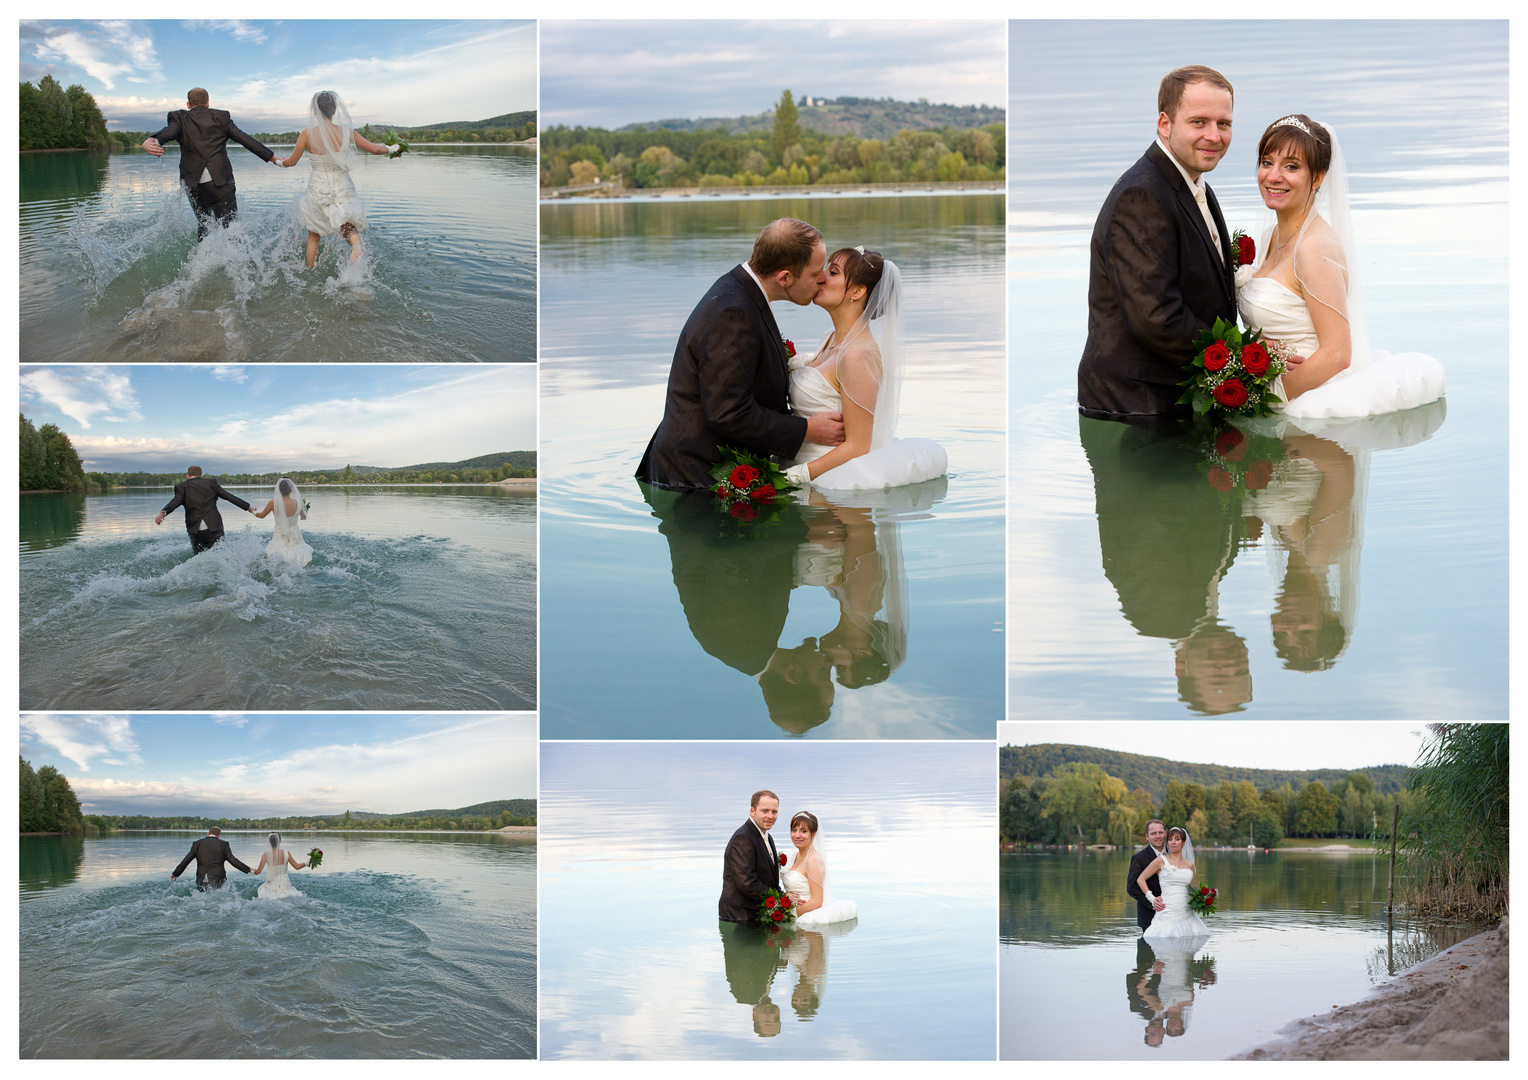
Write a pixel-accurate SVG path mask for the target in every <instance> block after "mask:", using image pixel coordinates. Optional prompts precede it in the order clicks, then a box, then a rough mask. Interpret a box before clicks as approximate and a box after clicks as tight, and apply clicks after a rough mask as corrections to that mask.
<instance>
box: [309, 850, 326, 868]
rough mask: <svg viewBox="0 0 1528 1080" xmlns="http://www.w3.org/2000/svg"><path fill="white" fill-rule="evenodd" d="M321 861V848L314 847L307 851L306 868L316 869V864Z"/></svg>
mask: <svg viewBox="0 0 1528 1080" xmlns="http://www.w3.org/2000/svg"><path fill="white" fill-rule="evenodd" d="M323 861H324V852H323V849H322V848H314V849H313V850H312V851H310V852H308V869H309V870H317V869H318V864H319V863H321V862H323Z"/></svg>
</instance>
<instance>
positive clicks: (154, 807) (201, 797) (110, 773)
mask: <svg viewBox="0 0 1528 1080" xmlns="http://www.w3.org/2000/svg"><path fill="white" fill-rule="evenodd" d="M21 756H22V757H23V758H25V759H26V760H28V761H30V762H31V763H32V767H33V768H34V769H38V768H41V767H42V766H44V765H52V766H53V767H54V768H56V769H58V770H59V771H60V772H61V773H63V774H64V775H65V776H67V777H68V778H69V783H70V786H72V787H73V788H74V792H75V794H76V795H78V796H79V799H80V803H81V805H82V806H83V807H84V809H85V811H86V812H87V813H95V814H108V813H110V814H163V815H171V814H206V815H209V816H215V815H223V814H226V815H229V816H248V817H256V816H260V817H264V816H279V815H285V814H297V813H308V812H313V813H343V812H344V811H346V810H367V811H374V812H376V813H382V814H390V813H391V814H398V813H407V812H408V811H410V810H432V809H440V810H450V809H454V808H456V807H459V806H471V805H472V804H473V803H479V802H486V801H487V800H489V799H533V798H535V797H536V716H535V714H533V713H497V714H470V713H461V714H454V715H450V716H442V715H367V714H355V713H339V714H324V713H309V714H303V715H300V716H275V715H264V714H248V715H246V714H242V713H210V714H203V715H200V716H166V715H142V714H117V715H90V716H75V715H68V714H61V713H23V714H22V716H21Z"/></svg>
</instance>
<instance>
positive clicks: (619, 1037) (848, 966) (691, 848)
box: [537, 742, 997, 1061]
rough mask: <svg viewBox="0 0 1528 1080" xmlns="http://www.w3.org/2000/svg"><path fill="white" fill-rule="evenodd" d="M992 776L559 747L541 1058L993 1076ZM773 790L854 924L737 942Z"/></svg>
mask: <svg viewBox="0 0 1528 1080" xmlns="http://www.w3.org/2000/svg"><path fill="white" fill-rule="evenodd" d="M764 759H767V761H766V760H764ZM994 775H995V774H994V772H993V770H992V751H991V747H990V746H983V745H979V744H974V743H931V744H923V745H919V746H913V745H908V744H905V743H884V742H883V743H857V744H847V743H833V744H827V743H795V744H786V745H779V746H772V747H770V748H769V749H768V751H767V753H765V752H763V751H762V749H761V748H759V747H752V748H750V747H729V746H728V745H727V744H719V743H679V742H673V743H630V744H621V745H618V744H604V743H577V742H567V743H548V742H544V743H542V746H541V802H540V804H539V806H538V819H537V820H538V823H539V828H540V847H541V867H540V869H541V905H542V911H543V912H544V913H545V914H544V917H543V920H542V934H541V1046H542V1057H543V1058H544V1059H553V1058H596V1059H610V1058H657V1059H710V1060H720V1059H752V1060H759V1061H778V1060H787V1059H789V1060H796V1059H837V1058H879V1059H887V1060H915V1059H926V1058H935V1059H972V1060H989V1061H990V1060H991V1059H992V1057H993V1052H994V1047H993V1030H994V1022H995V1002H994V993H993V991H994V968H993V950H992V926H993V923H992V897H993V891H994V889H995V888H996V884H997V880H996V867H995V866H994V863H993V859H992V854H991V848H992V838H993V836H994V835H995V832H996V812H995V807H996V792H995V790H994V787H993V777H994ZM765 785H767V786H769V787H770V788H771V789H773V790H774V791H776V792H778V793H779V796H780V799H781V804H780V821H779V822H778V823H777V824H776V825H775V827H774V829H773V830H772V835H773V836H774V838H775V843H776V846H777V848H778V849H779V850H781V851H782V852H788V851H791V850H792V848H791V845H790V829H789V818H790V815H792V814H794V813H795V812H796V811H798V810H803V809H806V810H811V811H812V812H813V813H815V814H816V815H817V817H818V820H819V821H820V822H821V826H822V827H821V831H820V832H819V839H820V841H821V843H822V844H823V851H824V854H825V855H826V857H827V860H828V872H829V878H828V888H829V892H830V895H832V896H835V897H840V898H844V899H850V900H854V901H855V902H856V903H857V904H858V906H859V918H858V919H857V920H854V921H850V922H845V923H837V924H833V925H832V926H830V927H828V928H826V929H825V930H823V931H813V930H795V931H794V932H793V933H789V934H786V935H785V936H784V941H783V942H782V941H781V940H780V939H778V938H770V937H768V936H766V935H764V934H763V933H762V932H761V931H759V932H751V931H749V929H748V928H738V927H736V926H734V925H733V924H730V923H729V924H721V925H719V924H718V920H717V914H716V907H717V897H718V896H719V895H720V892H721V870H722V852H723V851H724V850H725V849H726V846H727V841H728V839H729V838H730V837H731V835H732V832H733V830H734V829H736V828H737V827H738V826H739V825H741V824H743V823H744V822H745V821H746V820H747V814H748V804H749V798H750V796H751V795H752V793H753V792H754V791H755V790H757V789H759V788H760V787H762V786H765ZM771 942H773V944H771Z"/></svg>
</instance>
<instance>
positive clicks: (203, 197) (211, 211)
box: [186, 180, 239, 550]
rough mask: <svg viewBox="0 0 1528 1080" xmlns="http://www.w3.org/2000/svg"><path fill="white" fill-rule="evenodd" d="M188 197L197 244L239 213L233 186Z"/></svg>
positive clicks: (192, 190) (194, 190)
mask: <svg viewBox="0 0 1528 1080" xmlns="http://www.w3.org/2000/svg"><path fill="white" fill-rule="evenodd" d="M186 197H187V198H189V199H190V200H191V210H192V212H193V213H195V214H196V241H197V243H201V242H202V241H203V240H204V239H206V237H207V232H208V230H209V229H211V227H212V222H213V221H214V220H215V221H217V223H218V227H219V228H224V229H226V228H227V227H228V223H229V222H230V221H232V220H233V216H234V215H235V214H237V213H238V212H239V200H238V197H237V194H236V189H235V188H234V186H233V185H232V184H214V183H212V182H211V181H210V180H209V181H208V182H207V183H205V184H197V185H196V186H195V187H192V186H191V185H189V184H188V185H186ZM198 550H200V549H198Z"/></svg>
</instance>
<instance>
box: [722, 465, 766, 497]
mask: <svg viewBox="0 0 1528 1080" xmlns="http://www.w3.org/2000/svg"><path fill="white" fill-rule="evenodd" d="M758 478H759V470H758V469H755V468H754V467H753V466H752V465H739V466H738V467H737V468H735V469H733V470H732V472H731V473H730V474H729V475H728V476H727V479H728V480H729V481H731V482H732V486H733V487H735V488H737V489H738V490H739V491H747V490H748V485H749V484H751V483H753V482H754V481H755V480H757V479H758Z"/></svg>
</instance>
